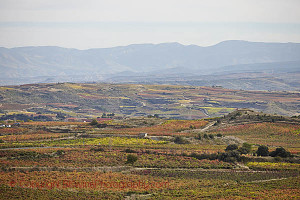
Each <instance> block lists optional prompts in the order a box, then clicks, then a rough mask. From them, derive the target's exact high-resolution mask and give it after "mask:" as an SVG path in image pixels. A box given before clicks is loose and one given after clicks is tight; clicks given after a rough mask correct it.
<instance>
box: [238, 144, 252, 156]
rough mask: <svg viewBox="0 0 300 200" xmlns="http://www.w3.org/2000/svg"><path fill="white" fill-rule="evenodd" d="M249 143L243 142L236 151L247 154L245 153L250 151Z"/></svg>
mask: <svg viewBox="0 0 300 200" xmlns="http://www.w3.org/2000/svg"><path fill="white" fill-rule="evenodd" d="M251 146H252V145H251V144H249V143H246V142H245V143H243V146H242V147H240V148H239V149H238V151H239V152H240V153H241V154H247V153H250V151H251Z"/></svg>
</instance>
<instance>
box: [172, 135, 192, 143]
mask: <svg viewBox="0 0 300 200" xmlns="http://www.w3.org/2000/svg"><path fill="white" fill-rule="evenodd" d="M174 143H176V144H189V141H187V140H186V139H184V138H183V137H180V136H176V138H175V140H174Z"/></svg>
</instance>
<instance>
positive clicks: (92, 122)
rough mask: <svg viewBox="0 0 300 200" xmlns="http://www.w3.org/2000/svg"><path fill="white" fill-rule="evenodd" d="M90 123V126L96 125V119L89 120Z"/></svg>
mask: <svg viewBox="0 0 300 200" xmlns="http://www.w3.org/2000/svg"><path fill="white" fill-rule="evenodd" d="M90 125H91V126H96V125H98V122H97V120H96V119H93V120H92V121H91V123H90Z"/></svg>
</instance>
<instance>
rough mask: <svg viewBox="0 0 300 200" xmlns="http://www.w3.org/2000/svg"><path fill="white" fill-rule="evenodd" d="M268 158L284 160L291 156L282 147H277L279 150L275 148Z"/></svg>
mask: <svg viewBox="0 0 300 200" xmlns="http://www.w3.org/2000/svg"><path fill="white" fill-rule="evenodd" d="M270 156H272V157H277V156H279V157H282V158H286V157H290V156H291V153H290V152H288V151H286V150H285V149H284V148H283V147H279V148H276V150H275V151H272V152H271V153H270Z"/></svg>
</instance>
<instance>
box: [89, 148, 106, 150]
mask: <svg viewBox="0 0 300 200" xmlns="http://www.w3.org/2000/svg"><path fill="white" fill-rule="evenodd" d="M91 151H105V150H104V149H103V148H91Z"/></svg>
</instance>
